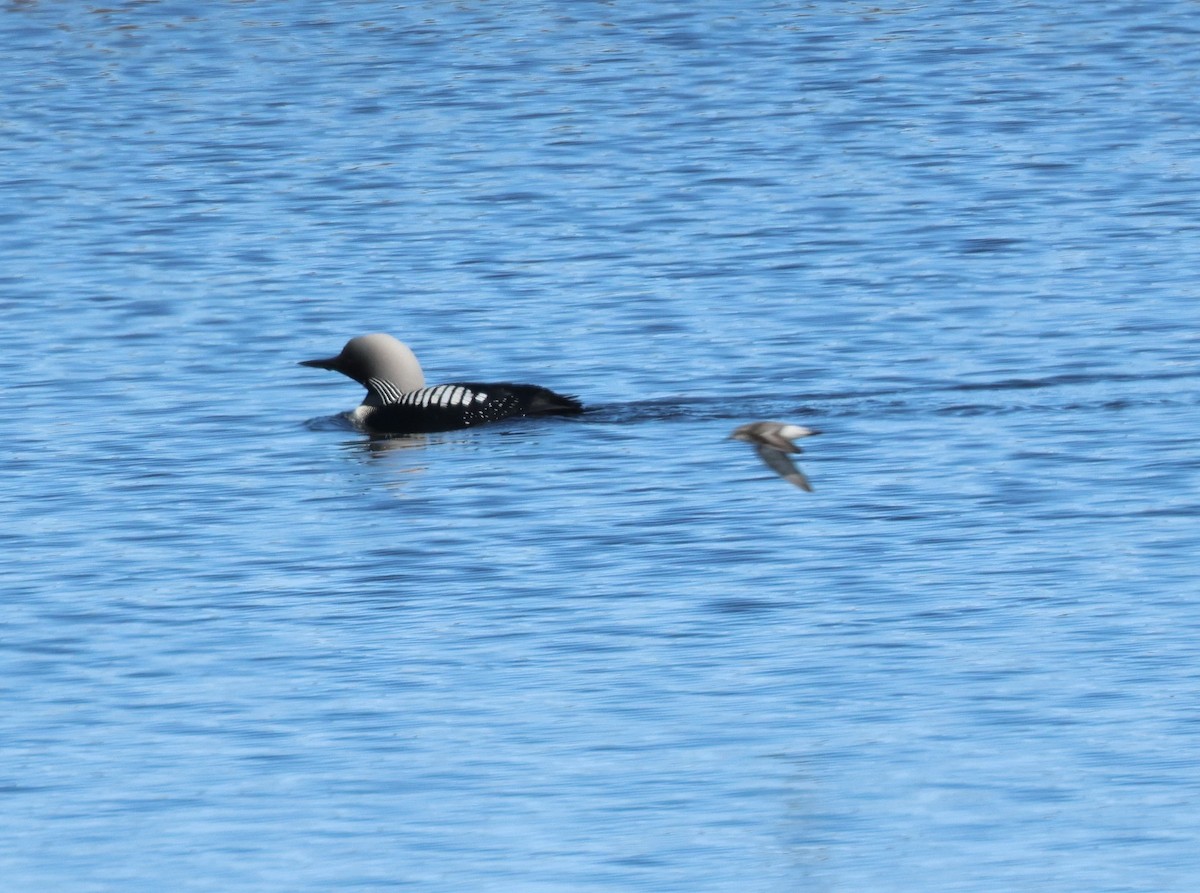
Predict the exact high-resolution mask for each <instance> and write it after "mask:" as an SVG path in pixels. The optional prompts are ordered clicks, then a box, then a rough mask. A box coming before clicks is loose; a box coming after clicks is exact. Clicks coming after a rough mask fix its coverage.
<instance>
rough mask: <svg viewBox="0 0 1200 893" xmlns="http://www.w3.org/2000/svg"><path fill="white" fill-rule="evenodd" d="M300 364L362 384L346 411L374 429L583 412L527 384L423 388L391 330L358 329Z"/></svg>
mask: <svg viewBox="0 0 1200 893" xmlns="http://www.w3.org/2000/svg"><path fill="white" fill-rule="evenodd" d="M300 365H301V366H313V367H315V368H317V369H332V370H333V371H335V372H340V373H342V374H343V375H346V376H348V377H350V378H353V379H354V380H355V381H357V382H358V383H359V384H361V385H362V386H363V387H365V388H366V389H367V396H366V397H365V398H364V399H363V402H362V404H361V405H359V406H358V407H357V408H356V409H355V410H354V411H353V412H351V413H350V414H349V416H350V419H351V421H353V422H354V423H355V424H356V425H357V426H359V427H361V428H365V429H366V430H368V431H372V432H375V433H377V434H428V433H432V432H435V431H455V430H458V429H459V428H470V427H472V426H473V425H482V424H484V423H485V422H497V421H500V420H501V419H511V418H519V417H522V416H532V415H573V414H575V413H580V412H583V404H581V403H580V402H579V401H578V400H577V399H576V398H574V397H564V396H563V395H562V394H556V393H554V391H551V390H549V389H547V388H542V387H538V386H537V385H531V384H509V383H507V382H503V383H495V384H483V383H479V382H454V383H452V384H442V385H437V386H435V387H431V388H427V387H425V374H424V373H423V372H422V371H421V364H420V363H418V362H417V358H416V355H415V354H413V352H412V351H411V350H409V348H408V345H406V344H404V343H403V342H401V341H397V340H396V339H395V338H393V337H392V336H391V335H383V334H374V335H360V336H358V337H357V338H351V339H350V340H349V341H347V342H346V346H345V347H343V348H342V352H341V353H340V354H338V355H337V356H336V357H330V358H329V359H327V360H304V361H303V362H301V363H300Z"/></svg>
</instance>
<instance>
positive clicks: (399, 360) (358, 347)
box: [300, 333, 425, 394]
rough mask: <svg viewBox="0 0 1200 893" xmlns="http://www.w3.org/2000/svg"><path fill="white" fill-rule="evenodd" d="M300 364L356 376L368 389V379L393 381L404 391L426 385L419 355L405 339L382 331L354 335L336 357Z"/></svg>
mask: <svg viewBox="0 0 1200 893" xmlns="http://www.w3.org/2000/svg"><path fill="white" fill-rule="evenodd" d="M300 365H301V366H313V367H315V368H317V369H332V370H333V371H334V372H340V373H342V375H345V376H348V377H349V378H353V379H354V380H355V381H357V382H358V383H359V384H360V385H362V386H363V387H365V388H369V385H368V384H367V379H369V378H378V379H382V380H383V381H388V382H391V383H392V384H394V385H395V386H396V387H397V388H398V389H399V390H400V392H401V393H404V394H407V393H408V392H409V391H417V390H420V389H421V388H423V387H425V373H423V372H422V371H421V364H420V363H418V362H417V357H416V355H415V354H414V353H413V352H412V351H411V350H409V349H408V345H407V344H405V343H404V342H403V341H397V340H396V339H395V338H393V337H392V336H391V335H385V334H382V333H376V334H373V335H359V336H358V337H357V338H351V339H350V340H349V341H347V342H346V346H345V347H343V348H342V352H341V353H340V354H338V355H337V356H336V357H330V358H329V359H327V360H304V361H302V362H301V363H300Z"/></svg>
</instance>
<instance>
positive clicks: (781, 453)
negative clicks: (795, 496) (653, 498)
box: [729, 422, 821, 493]
mask: <svg viewBox="0 0 1200 893" xmlns="http://www.w3.org/2000/svg"><path fill="white" fill-rule="evenodd" d="M820 433H821V432H820V431H817V430H815V429H813V428H801V427H800V426H799V425H788V424H785V423H783V422H751V423H750V424H749V425H742V426H741V427H740V428H735V429H734V430H733V433H732V434H730V435H729V437H730V438H731V439H732V440H744V441H745V442H746V443H752V444H754V451H755V452H756V453H758V456H759V458H760V459H762V460H763V461H764V462H765V463H767V466H768V467H769V468H770V469H771V470H772V471H774V472H775V473H777V474H779V475H780V476H781V477H782V478H783V479H784V480H785V481H790V482H791V483H793V484H795V485H796V486H797V487H799V488H800V489H801V490H805V491H807V492H809V493H811V492H812V484H810V483H809V482H808V478H806V477H805V476H804V472H802V471H801V470H800V469H799V468H797V467H796V465H795V463H794V462H792V458H791V456H789V455H788V453H799V452H802V451H801V449H800V447H798V446H796V444H795V443H793V442H792V441H794V440H798V439H799V438H801V437H810V436H812V435H813V434H820Z"/></svg>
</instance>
